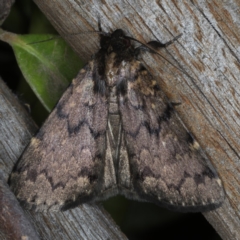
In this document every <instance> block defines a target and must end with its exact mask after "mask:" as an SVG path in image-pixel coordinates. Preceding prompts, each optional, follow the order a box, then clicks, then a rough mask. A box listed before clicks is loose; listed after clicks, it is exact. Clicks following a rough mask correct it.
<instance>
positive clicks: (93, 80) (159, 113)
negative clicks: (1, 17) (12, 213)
mask: <svg viewBox="0 0 240 240" xmlns="http://www.w3.org/2000/svg"><path fill="white" fill-rule="evenodd" d="M131 40H133V39H132V38H131V37H128V36H126V35H124V32H123V31H122V30H121V29H118V30H116V31H114V32H113V33H112V34H107V33H103V32H100V50H99V51H98V52H97V53H96V54H95V55H94V57H93V59H92V60H91V61H90V62H89V63H88V64H87V65H86V66H85V67H84V68H83V69H82V70H81V71H80V72H79V74H78V75H77V77H76V78H75V79H73V81H72V83H71V85H70V86H69V87H68V89H67V90H66V92H65V93H64V94H63V96H62V98H61V99H60V100H59V102H58V104H57V105H56V107H55V108H54V110H53V112H52V113H51V114H50V116H49V117H48V119H47V120H46V122H45V123H44V125H43V126H42V128H41V129H40V131H39V132H38V133H37V135H36V136H35V137H34V138H32V140H31V142H30V144H29V146H28V147H27V149H26V150H25V151H24V153H23V154H22V156H21V158H20V160H19V162H18V164H17V166H16V167H15V169H14V171H13V173H12V175H11V179H10V183H11V187H12V189H13V191H14V192H15V194H16V196H17V197H18V199H19V200H20V201H21V202H23V203H24V204H25V205H26V206H27V207H28V208H33V207H34V208H35V209H37V210H38V211H41V210H47V209H49V210H59V209H61V210H66V209H69V208H73V207H76V206H77V205H79V204H81V203H85V202H88V201H96V200H102V199H106V198H108V197H111V196H113V195H116V194H123V195H124V196H126V197H128V198H131V199H136V200H140V201H149V202H154V203H156V204H158V205H160V206H165V207H167V208H169V209H172V210H177V211H183V212H186V211H192V212H198V211H206V210H211V209H215V208H217V207H218V206H220V205H221V203H222V202H223V200H224V190H223V187H222V184H221V180H220V179H219V177H218V175H217V173H216V171H215V170H214V168H213V167H212V165H211V163H210V162H209V160H208V159H207V158H206V156H205V155H204V154H203V152H202V150H201V149H200V146H199V144H198V143H197V142H196V141H195V140H194V139H193V137H192V135H191V134H190V133H189V132H188V131H187V130H186V129H185V127H184V126H183V125H182V123H181V122H180V121H179V119H178V117H177V116H176V113H175V111H174V108H173V106H172V105H171V103H170V102H169V100H168V99H167V98H166V97H165V95H164V93H163V92H162V90H161V89H160V87H159V85H158V84H157V82H156V80H154V78H153V77H152V76H151V74H150V73H149V72H148V71H147V70H146V68H145V67H144V66H143V64H142V63H141V62H140V61H139V60H138V59H137V55H138V53H139V51H138V50H139V48H138V49H137V50H136V48H134V47H133V45H132V43H131ZM170 43H172V41H170V42H169V43H166V44H161V43H159V42H151V43H150V44H149V46H150V47H149V49H150V50H152V47H154V45H157V46H158V47H166V46H167V45H169V44H170ZM146 46H147V45H144V47H143V48H146ZM151 46H152V47H151Z"/></svg>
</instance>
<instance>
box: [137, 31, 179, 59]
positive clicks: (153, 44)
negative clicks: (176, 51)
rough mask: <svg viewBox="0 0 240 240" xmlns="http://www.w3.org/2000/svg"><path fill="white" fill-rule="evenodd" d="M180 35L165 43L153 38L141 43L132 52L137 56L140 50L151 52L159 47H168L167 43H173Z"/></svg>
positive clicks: (154, 51)
mask: <svg viewBox="0 0 240 240" xmlns="http://www.w3.org/2000/svg"><path fill="white" fill-rule="evenodd" d="M181 36H182V33H181V34H179V35H178V36H176V37H175V38H173V39H172V40H170V41H168V42H166V43H161V42H159V41H155V40H154V41H150V42H148V43H147V44H142V45H141V46H139V47H137V48H135V49H134V54H135V56H138V55H139V54H140V52H141V50H144V51H148V52H151V53H157V52H156V50H158V49H159V48H166V47H168V46H169V45H171V44H172V43H174V42H175V41H176V40H178V39H179V38H180V37H181ZM157 54H158V53H157Z"/></svg>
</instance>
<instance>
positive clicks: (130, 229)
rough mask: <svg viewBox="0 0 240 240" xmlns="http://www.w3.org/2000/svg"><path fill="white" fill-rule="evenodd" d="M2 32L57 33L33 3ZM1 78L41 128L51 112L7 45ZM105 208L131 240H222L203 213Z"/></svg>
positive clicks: (0, 54) (113, 203) (129, 204)
mask: <svg viewBox="0 0 240 240" xmlns="http://www.w3.org/2000/svg"><path fill="white" fill-rule="evenodd" d="M2 28H3V29H4V30H7V31H10V32H13V33H18V34H28V33H56V31H55V30H54V29H53V27H52V26H51V25H50V23H49V22H48V21H47V19H46V18H45V16H44V15H43V14H42V13H41V12H40V11H39V9H38V8H37V6H36V5H35V4H34V3H33V2H32V1H30V0H18V1H16V3H15V4H14V6H13V8H12V10H11V13H10V15H9V17H8V18H7V20H6V21H5V22H4V24H3V26H2ZM0 76H1V77H2V79H3V80H4V81H5V82H6V84H7V85H8V86H9V88H11V89H12V91H13V92H14V93H15V94H16V95H17V97H18V98H19V100H20V101H21V102H22V104H23V105H24V106H25V107H27V106H30V107H29V111H30V113H31V115H32V117H33V118H34V120H35V122H36V123H37V124H38V125H39V126H41V124H42V123H43V121H44V119H45V118H46V116H47V115H48V112H47V111H46V110H45V109H44V108H43V107H42V106H41V103H40V102H39V101H38V100H37V98H36V97H35V95H34V94H33V92H32V91H31V89H30V88H29V86H28V84H27V83H26V82H25V80H24V78H23V76H22V74H21V71H20V69H19V68H18V65H17V62H16V60H15V57H14V53H13V51H12V49H11V47H10V46H8V45H7V44H6V43H3V42H0ZM102 204H103V206H104V207H105V208H106V209H107V211H108V212H109V213H110V214H111V216H112V217H113V218H114V220H115V221H116V223H117V224H118V225H119V226H120V227H121V229H122V231H123V232H124V233H125V234H126V235H127V237H128V238H129V239H130V240H141V239H148V240H151V239H169V240H172V239H176V240H180V239H184V240H193V239H194V240H200V239H204V240H210V239H211V240H219V239H221V238H220V237H219V236H218V235H217V233H216V232H215V230H214V229H213V228H212V227H211V225H210V224H209V223H208V222H207V220H206V219H205V218H204V217H203V215H202V214H200V213H194V214H183V213H176V212H172V211H168V210H167V209H163V208H160V207H157V206H155V205H154V204H151V203H141V202H136V201H130V200H127V199H125V198H124V197H121V196H117V197H114V198H111V199H109V200H107V201H105V202H103V203H102Z"/></svg>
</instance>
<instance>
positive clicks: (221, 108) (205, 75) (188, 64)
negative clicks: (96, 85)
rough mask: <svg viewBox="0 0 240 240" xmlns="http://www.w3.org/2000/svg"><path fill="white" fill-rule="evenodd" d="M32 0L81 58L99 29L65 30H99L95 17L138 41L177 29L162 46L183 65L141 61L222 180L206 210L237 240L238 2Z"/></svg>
mask: <svg viewBox="0 0 240 240" xmlns="http://www.w3.org/2000/svg"><path fill="white" fill-rule="evenodd" d="M35 2H36V3H37V5H38V6H39V7H40V9H41V10H42V11H43V12H44V13H45V15H46V16H47V17H48V19H49V20H50V21H51V23H52V24H53V25H54V27H55V28H56V29H57V30H58V31H59V33H60V34H61V35H62V36H64V37H65V38H66V40H67V41H68V42H69V43H70V44H71V45H72V47H73V48H74V49H75V50H76V51H77V52H78V53H79V55H80V56H81V57H82V59H85V60H86V61H88V60H89V59H90V56H91V55H92V54H93V53H95V52H96V50H97V48H98V37H97V35H94V34H87V33H86V34H78V35H72V36H70V35H71V34H73V33H83V32H86V31H93V30H97V22H98V18H100V19H101V25H102V28H103V30H104V31H106V32H109V31H112V30H115V29H116V28H121V29H123V30H124V31H125V32H126V33H127V34H128V35H129V36H132V37H134V38H136V39H138V40H140V41H142V42H147V41H150V40H156V39H157V40H159V41H161V42H166V41H168V40H170V39H172V38H173V37H174V36H176V35H178V34H180V33H183V36H182V37H181V38H180V39H179V40H178V41H177V42H175V43H174V44H172V45H171V46H169V47H168V52H167V53H166V52H165V51H162V54H163V55H164V56H165V57H167V58H168V59H169V58H170V60H171V61H173V62H174V63H176V64H179V65H178V66H179V67H181V68H183V69H184V70H183V71H179V70H177V69H176V68H175V67H173V66H171V65H169V64H167V63H166V61H164V60H163V59H161V58H160V57H159V56H157V55H153V54H144V60H145V62H146V65H147V67H148V68H149V70H150V71H151V72H152V74H153V75H154V76H156V78H157V80H158V81H159V83H160V85H161V87H162V89H164V91H165V93H166V94H167V96H168V97H169V98H170V100H171V101H172V102H181V105H179V106H177V107H176V110H177V111H178V113H179V115H180V116H181V119H182V120H183V122H184V123H185V125H186V126H187V127H188V129H189V130H190V131H191V132H192V133H193V134H194V136H195V137H196V138H197V140H198V141H199V142H200V145H201V146H202V148H203V149H204V150H205V151H206V153H207V155H208V156H209V158H210V159H211V161H212V163H213V164H214V166H215V167H216V169H217V170H218V172H219V175H220V177H221V178H222V180H223V183H224V187H225V190H226V194H227V198H226V201H225V203H224V204H223V206H222V207H221V208H219V209H218V210H216V211H214V212H210V213H206V214H204V215H205V217H206V218H207V219H208V220H209V221H210V223H211V224H212V225H213V226H214V227H215V229H216V230H217V231H218V233H219V234H220V236H221V237H222V238H223V239H240V221H239V216H240V211H239V209H240V184H239V183H240V174H239V170H240V165H239V162H240V157H239V156H240V151H239V150H240V136H239V135H240V126H239V125H240V118H239V116H240V108H239V106H240V97H239V96H240V80H239V76H240V64H239V59H240V52H239V49H240V48H239V46H240V27H239V26H240V14H239V9H240V2H239V1H238V0H232V1H217V0H215V1H200V0H199V1H198V0H192V1H190V0H189V1H168V0H160V1H146V0H141V1H133V0H129V1H125V0H122V1H120V0H119V1H110V0H106V1H96V0H95V1H94V0H65V1H50V0H35ZM171 56H172V57H171ZM173 58H174V59H175V60H174V59H173ZM184 72H187V73H188V74H185V73H184ZM188 75H190V76H191V77H189V76H188Z"/></svg>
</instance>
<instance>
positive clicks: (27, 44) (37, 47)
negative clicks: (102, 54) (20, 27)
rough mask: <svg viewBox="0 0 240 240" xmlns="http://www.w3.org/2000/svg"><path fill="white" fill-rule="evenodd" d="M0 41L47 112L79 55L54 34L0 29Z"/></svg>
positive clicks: (68, 79)
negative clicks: (22, 33) (11, 31)
mask: <svg viewBox="0 0 240 240" xmlns="http://www.w3.org/2000/svg"><path fill="white" fill-rule="evenodd" d="M0 40H2V41H5V42H7V43H8V44H10V45H11V46H12V48H13V50H14V53H15V56H16V59H17V62H18V64H19V67H20V69H21V71H22V73H23V75H24V77H25V79H26V81H27V82H28V84H29V85H30V87H31V88H32V89H33V91H34V93H35V94H36V96H37V97H38V98H39V100H40V101H41V103H42V104H43V106H44V107H45V108H46V109H47V110H48V111H51V110H52V108H53V107H54V106H55V104H56V103H57V101H58V100H59V98H60V97H61V95H62V94H63V92H64V91H65V89H66V88H67V86H68V85H69V83H70V82H71V80H72V79H73V78H74V77H75V76H76V75H77V73H78V71H79V69H80V68H81V67H82V66H83V63H82V62H81V61H80V59H79V57H78V56H77V55H76V53H74V52H73V50H72V49H71V48H70V47H69V46H68V45H67V44H66V43H65V41H64V40H63V39H61V38H59V37H57V36H55V35H43V34H41V35H35V34H34V35H32V34H31V35H16V34H13V33H9V32H5V31H3V30H2V29H0Z"/></svg>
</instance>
